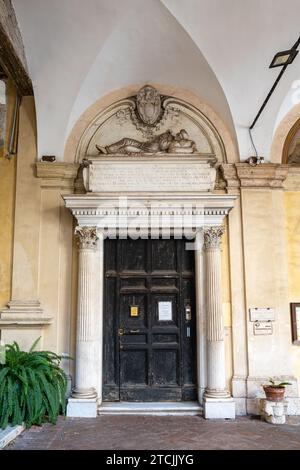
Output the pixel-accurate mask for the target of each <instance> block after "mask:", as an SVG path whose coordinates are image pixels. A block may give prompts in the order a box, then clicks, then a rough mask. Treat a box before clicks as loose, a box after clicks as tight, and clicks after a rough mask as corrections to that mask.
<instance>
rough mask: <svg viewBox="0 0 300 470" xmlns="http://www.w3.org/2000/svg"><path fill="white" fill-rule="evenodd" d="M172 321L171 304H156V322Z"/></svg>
mask: <svg viewBox="0 0 300 470" xmlns="http://www.w3.org/2000/svg"><path fill="white" fill-rule="evenodd" d="M171 320H172V302H158V321H171Z"/></svg>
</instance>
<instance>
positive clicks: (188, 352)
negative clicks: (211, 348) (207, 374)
mask: <svg viewBox="0 0 300 470" xmlns="http://www.w3.org/2000/svg"><path fill="white" fill-rule="evenodd" d="M105 243H106V246H105V260H106V261H105V269H106V289H105V311H104V330H105V338H104V375H103V377H104V384H103V394H104V400H119V399H120V400H128V401H165V400H174V401H178V400H182V399H183V400H190V399H195V397H196V366H195V295H194V260H193V256H194V253H193V252H185V250H184V241H182V240H174V239H171V240H161V239H159V240H141V239H140V240H116V241H109V242H108V243H107V242H105ZM159 302H171V310H172V315H171V318H168V315H169V314H168V313H167V318H166V311H165V314H164V315H163V314H162V315H160V314H159ZM187 303H189V304H191V307H192V318H191V319H190V320H187V319H186V316H185V305H186V304H187ZM131 307H137V308H138V314H137V315H136V316H132V314H131ZM167 311H168V308H167Z"/></svg>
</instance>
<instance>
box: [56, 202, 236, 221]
mask: <svg viewBox="0 0 300 470" xmlns="http://www.w3.org/2000/svg"><path fill="white" fill-rule="evenodd" d="M63 199H64V201H65V204H66V207H68V208H69V209H70V210H71V212H72V214H73V215H74V217H75V218H76V219H77V222H78V224H79V225H80V226H90V227H95V226H96V227H98V229H101V228H104V227H106V228H108V229H110V228H111V229H114V228H119V227H124V223H125V220H126V224H127V225H126V227H129V226H131V223H134V224H137V225H138V226H139V227H140V228H141V229H142V228H148V227H150V225H149V224H151V227H154V226H155V227H156V226H157V227H158V226H160V224H161V218H164V217H166V218H167V219H168V221H169V222H168V226H169V227H170V228H175V227H183V226H184V227H186V228H188V227H189V226H191V227H196V228H197V227H203V226H204V225H221V224H222V222H223V219H224V218H225V217H226V215H228V213H229V211H230V210H231V209H232V207H233V206H234V201H235V199H236V196H233V195H215V194H209V195H202V196H193V197H191V196H188V197H183V196H181V197H180V196H177V195H173V196H171V195H160V196H156V197H154V196H153V195H152V196H151V195H150V194H149V195H147V196H143V197H139V196H135V197H133V196H132V197H128V198H126V201H124V200H122V199H121V201H120V200H119V198H118V197H116V196H115V195H112V194H102V195H100V194H99V195H96V194H93V195H91V194H80V195H79V194H78V195H76V194H71V195H66V196H63ZM123 199H124V196H123Z"/></svg>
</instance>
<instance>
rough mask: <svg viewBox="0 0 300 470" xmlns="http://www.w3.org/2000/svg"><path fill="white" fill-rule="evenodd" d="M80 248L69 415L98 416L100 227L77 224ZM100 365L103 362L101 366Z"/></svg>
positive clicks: (76, 233) (76, 232)
mask: <svg viewBox="0 0 300 470" xmlns="http://www.w3.org/2000/svg"><path fill="white" fill-rule="evenodd" d="M75 236H76V238H77V241H78V247H79V260H78V301H77V331H76V364H75V367H76V373H75V387H74V389H73V391H72V397H71V398H70V399H69V401H68V410H67V415H68V416H73V417H95V416H97V392H96V388H97V386H98V383H97V374H96V371H95V361H96V358H95V353H96V352H97V349H98V348H97V339H98V331H99V325H98V321H97V318H96V313H97V308H98V299H99V293H98V292H99V287H100V286H99V285H97V284H98V283H97V281H98V279H99V273H98V272H97V271H98V268H99V266H98V264H99V263H97V260H98V258H99V252H98V249H97V248H98V247H97V240H98V235H97V228H96V227H80V226H79V227H76V229H75ZM99 367H100V365H99Z"/></svg>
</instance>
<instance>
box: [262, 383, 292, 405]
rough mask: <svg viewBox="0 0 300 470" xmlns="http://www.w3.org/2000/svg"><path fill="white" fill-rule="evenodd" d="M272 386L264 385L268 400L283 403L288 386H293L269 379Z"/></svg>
mask: <svg viewBox="0 0 300 470" xmlns="http://www.w3.org/2000/svg"><path fill="white" fill-rule="evenodd" d="M269 382H270V384H268V385H263V389H264V392H265V394H266V398H267V400H269V401H283V400H284V393H285V387H286V385H292V384H291V383H290V382H278V383H276V381H275V380H273V379H272V378H270V379H269Z"/></svg>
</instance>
